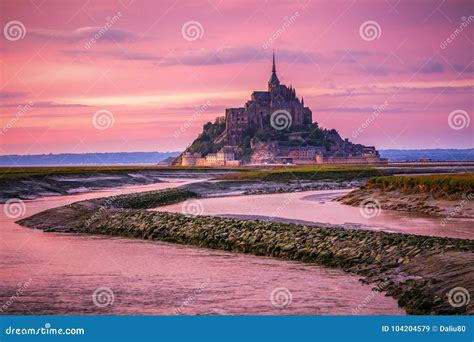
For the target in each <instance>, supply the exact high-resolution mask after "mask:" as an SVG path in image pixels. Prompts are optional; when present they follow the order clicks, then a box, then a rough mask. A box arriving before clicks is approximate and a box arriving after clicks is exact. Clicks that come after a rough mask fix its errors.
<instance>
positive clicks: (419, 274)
mask: <svg viewBox="0 0 474 342" xmlns="http://www.w3.org/2000/svg"><path fill="white" fill-rule="evenodd" d="M198 196H199V194H198V193H197V192H194V191H192V189H187V190H186V189H171V190H161V191H151V192H145V193H139V194H131V195H120V196H115V197H108V198H100V199H93V200H88V201H81V202H76V203H73V204H70V205H67V206H63V207H59V208H54V209H50V210H47V211H44V212H41V213H38V214H36V215H33V216H31V217H28V218H25V219H22V220H20V221H19V222H18V223H19V224H21V225H24V226H27V227H31V228H38V229H42V230H44V231H46V232H62V233H80V234H102V235H111V236H122V237H128V238H140V239H147V240H160V241H167V242H173V243H180V244H191V245H196V246H200V247H206V248H214V249H221V250H226V251H233V252H240V253H251V254H255V255H262V256H263V255H264V256H272V257H278V258H284V259H291V260H298V261H303V262H311V263H316V264H319V265H324V266H328V267H338V268H341V269H343V270H345V271H347V272H351V273H355V274H358V275H360V276H362V277H363V279H364V281H366V282H368V283H371V284H375V285H377V286H378V287H380V288H382V287H381V286H380V285H381V284H383V289H384V290H385V291H386V292H387V294H388V295H390V296H393V297H395V298H397V299H398V302H399V305H400V306H401V307H403V308H405V309H406V310H407V312H408V313H410V314H474V303H473V301H471V302H468V303H467V305H463V306H453V305H452V298H449V297H448V296H447V294H448V293H450V291H451V290H452V289H454V288H459V287H461V288H464V289H466V290H467V291H468V293H474V241H471V240H462V239H448V238H437V237H426V236H415V235H405V234H393V233H386V232H380V231H365V230H351V229H340V228H330V227H314V226H307V225H303V224H285V223H277V222H267V221H258V220H241V219H232V218H220V217H209V216H189V215H183V214H176V213H165V212H156V211H147V210H145V209H147V208H152V207H156V206H158V205H165V204H170V203H177V202H180V201H183V200H185V199H192V198H195V197H198ZM191 201H192V200H191Z"/></svg>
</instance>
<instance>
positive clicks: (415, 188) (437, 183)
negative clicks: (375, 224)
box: [367, 173, 474, 195]
mask: <svg viewBox="0 0 474 342" xmlns="http://www.w3.org/2000/svg"><path fill="white" fill-rule="evenodd" d="M367 187H368V188H380V189H382V190H383V191H393V190H400V191H402V192H404V193H417V192H426V193H430V192H431V193H435V192H437V193H440V194H446V195H453V194H456V193H470V192H474V173H463V174H443V175H429V176H410V177H409V176H398V177H397V176H390V177H374V178H370V179H369V181H368V182H367Z"/></svg>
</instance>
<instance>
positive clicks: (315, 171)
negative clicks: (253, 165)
mask: <svg viewBox="0 0 474 342" xmlns="http://www.w3.org/2000/svg"><path fill="white" fill-rule="evenodd" d="M388 172H389V171H385V170H378V169H375V168H372V167H362V166H361V167H354V166H305V167H296V168H275V169H271V170H260V171H248V172H239V173H232V174H228V175H223V176H220V177H219V178H218V179H220V180H261V181H276V182H287V181H291V180H320V179H331V180H352V179H358V178H367V177H375V176H380V175H384V174H388ZM389 174H391V173H389Z"/></svg>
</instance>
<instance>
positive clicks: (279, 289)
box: [0, 179, 405, 315]
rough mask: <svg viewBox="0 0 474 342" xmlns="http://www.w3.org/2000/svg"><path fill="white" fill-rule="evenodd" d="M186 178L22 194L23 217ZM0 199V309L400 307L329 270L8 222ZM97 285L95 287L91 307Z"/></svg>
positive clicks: (312, 310)
mask: <svg viewBox="0 0 474 342" xmlns="http://www.w3.org/2000/svg"><path fill="white" fill-rule="evenodd" d="M189 181H190V180H189V179H188V180H173V181H170V182H169V183H158V184H153V185H146V186H134V187H127V188H119V189H108V190H106V191H97V192H91V193H85V194H76V195H70V196H55V197H44V198H39V199H36V200H31V201H25V204H26V213H25V216H29V215H32V214H34V213H36V212H39V211H42V210H45V209H48V208H53V207H57V206H61V205H65V204H68V203H72V202H75V201H79V200H84V199H90V198H93V197H102V196H110V195H114V194H119V193H130V192H137V191H147V190H153V189H162V188H166V187H174V186H178V185H182V184H184V183H186V182H189ZM235 199H237V197H235V198H233V200H235ZM225 201H226V202H227V201H228V198H226V199H225ZM1 207H2V208H0V213H1V214H0V215H1V229H0V265H1V268H0V279H1V284H0V305H1V306H0V309H1V311H0V314H112V315H115V314H120V315H122V314H130V315H142V314H145V315H151V314H158V315H162V314H165V315H173V314H177V313H179V314H185V315H188V314H189V315H195V314H198V315H227V314H228V315H234V314H257V315H258V314H269V315H281V314H310V315H322V314H324V315H328V314H336V315H337V314H352V313H353V310H354V309H355V308H357V307H359V311H358V313H359V314H404V313H405V312H404V310H403V309H400V308H399V307H398V306H397V303H396V301H395V300H394V299H393V298H391V297H387V296H385V295H384V294H383V293H379V292H375V291H372V289H373V286H370V285H364V284H362V283H361V282H360V281H359V277H357V276H354V275H350V274H347V273H345V272H343V271H341V270H338V269H330V268H325V267H319V266H316V265H310V264H304V263H298V262H290V261H284V260H279V259H272V258H266V257H256V256H252V255H242V254H235V253H227V252H221V251H215V250H209V249H201V248H196V247H191V246H183V245H175V244H169V243H163V242H152V241H143V240H132V239H123V238H111V237H99V236H85V235H70V234H58V233H44V232H42V231H39V230H34V229H29V228H24V227H21V226H19V225H17V224H16V223H15V222H14V221H15V220H17V219H18V218H16V219H13V218H9V217H6V216H5V214H4V210H3V205H1ZM97 289H99V290H103V291H105V292H103V293H104V294H105V295H104V296H105V297H104V298H105V299H104V298H102V299H104V300H103V301H102V302H99V305H96V304H97V303H96V304H95V303H94V300H93V294H94V292H95V291H98V290H97ZM104 289H105V290H104ZM96 293H97V292H96ZM272 293H273V294H278V295H277V296H273V297H272ZM272 298H273V301H272ZM96 302H97V301H96ZM104 303H105V304H110V305H106V306H104V305H102V304H104ZM281 304H283V305H281Z"/></svg>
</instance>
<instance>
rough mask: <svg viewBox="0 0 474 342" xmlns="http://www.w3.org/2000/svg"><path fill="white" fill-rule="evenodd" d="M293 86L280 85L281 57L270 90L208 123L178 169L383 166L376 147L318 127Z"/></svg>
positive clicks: (179, 162)
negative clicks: (190, 167) (278, 69)
mask: <svg viewBox="0 0 474 342" xmlns="http://www.w3.org/2000/svg"><path fill="white" fill-rule="evenodd" d="M313 120H314V118H313V112H312V111H311V109H310V108H309V107H305V104H304V99H303V98H301V99H300V98H299V97H298V96H297V94H296V89H295V88H293V87H292V86H291V85H290V86H286V85H285V84H282V83H280V80H279V78H278V76H277V71H276V64H275V54H273V65H272V72H271V76H270V79H269V80H268V88H267V90H266V91H254V92H253V93H252V95H251V98H250V100H249V101H247V102H246V103H245V105H244V107H240V108H227V109H226V111H225V116H222V117H218V118H217V119H216V120H215V122H214V123H211V122H208V123H207V124H205V125H204V127H203V131H202V133H201V134H199V136H198V138H197V139H196V140H194V142H193V143H192V144H191V145H190V146H189V147H188V148H187V149H186V150H185V151H184V153H183V154H181V155H180V156H179V157H178V158H177V159H176V160H175V161H174V162H173V165H181V166H239V165H246V164H254V165H255V164H256V165H258V164H294V165H320V164H321V165H322V164H381V163H384V162H386V161H387V160H386V159H383V158H380V156H379V153H378V151H377V150H376V149H375V147H373V146H364V145H361V144H353V143H351V142H350V141H349V140H348V139H342V138H341V136H340V135H339V134H338V132H337V131H336V130H335V129H330V130H327V129H322V128H320V127H318V124H317V123H316V122H314V121H313Z"/></svg>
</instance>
